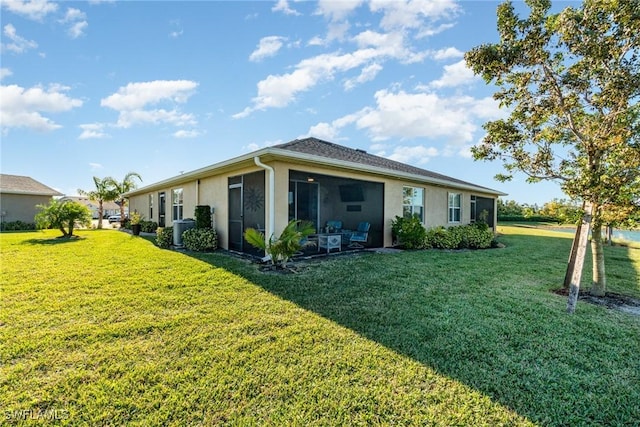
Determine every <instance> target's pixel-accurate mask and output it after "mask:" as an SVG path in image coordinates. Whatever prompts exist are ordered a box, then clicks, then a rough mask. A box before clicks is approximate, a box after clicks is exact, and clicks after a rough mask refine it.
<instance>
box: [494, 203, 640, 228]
mask: <svg viewBox="0 0 640 427" xmlns="http://www.w3.org/2000/svg"><path fill="white" fill-rule="evenodd" d="M497 204H498V221H529V222H556V223H558V224H578V223H580V221H581V218H582V215H583V214H584V210H583V208H582V204H581V203H580V202H578V201H576V200H571V199H553V200H551V201H550V202H547V203H545V204H544V205H543V206H542V207H540V206H539V205H537V204H533V205H529V204H527V203H523V204H520V203H518V202H516V201H514V200H502V199H498V203H497ZM603 218H605V220H608V221H606V225H607V226H609V227H616V228H629V229H630V228H637V227H638V226H640V207H636V208H635V209H629V210H628V211H627V212H626V215H624V216H622V217H621V216H619V215H607V214H606V213H605V214H604V215H603Z"/></svg>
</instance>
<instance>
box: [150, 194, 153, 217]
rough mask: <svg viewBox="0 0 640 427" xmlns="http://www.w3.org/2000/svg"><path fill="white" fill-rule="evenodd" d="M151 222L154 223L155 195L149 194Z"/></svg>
mask: <svg viewBox="0 0 640 427" xmlns="http://www.w3.org/2000/svg"><path fill="white" fill-rule="evenodd" d="M149 220H150V221H153V194H149Z"/></svg>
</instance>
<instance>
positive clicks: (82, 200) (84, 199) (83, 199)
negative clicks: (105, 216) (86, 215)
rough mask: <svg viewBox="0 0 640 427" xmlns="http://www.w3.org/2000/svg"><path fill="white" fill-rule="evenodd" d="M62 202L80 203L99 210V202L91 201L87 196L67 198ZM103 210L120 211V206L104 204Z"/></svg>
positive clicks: (63, 198) (113, 203) (114, 203)
mask: <svg viewBox="0 0 640 427" xmlns="http://www.w3.org/2000/svg"><path fill="white" fill-rule="evenodd" d="M60 200H70V201H72V202H78V203H81V204H83V205H85V206H88V207H90V208H91V207H94V208H96V209H97V208H98V201H97V200H91V199H89V198H88V197H85V196H65V197H62V198H61V199H60ZM102 209H104V210H120V205H119V204H117V203H116V202H102Z"/></svg>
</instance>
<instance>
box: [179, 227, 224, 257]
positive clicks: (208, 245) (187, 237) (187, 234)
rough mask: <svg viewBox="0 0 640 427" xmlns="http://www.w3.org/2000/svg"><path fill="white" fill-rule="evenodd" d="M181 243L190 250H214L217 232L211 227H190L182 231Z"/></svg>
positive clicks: (216, 245) (216, 242)
mask: <svg viewBox="0 0 640 427" xmlns="http://www.w3.org/2000/svg"><path fill="white" fill-rule="evenodd" d="M182 243H183V244H184V247H185V248H187V249H189V250H190V251H196V252H204V251H215V250H216V249H218V234H217V233H216V231H215V230H214V229H212V228H190V229H189V230H185V231H184V233H182Z"/></svg>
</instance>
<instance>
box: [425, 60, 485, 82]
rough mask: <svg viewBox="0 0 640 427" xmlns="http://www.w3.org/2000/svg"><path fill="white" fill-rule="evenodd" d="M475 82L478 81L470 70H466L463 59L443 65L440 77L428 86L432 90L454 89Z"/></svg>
mask: <svg viewBox="0 0 640 427" xmlns="http://www.w3.org/2000/svg"><path fill="white" fill-rule="evenodd" d="M476 80H479V77H478V76H476V75H475V74H474V73H473V71H472V70H471V69H470V68H467V63H466V62H465V60H464V59H463V60H461V61H458V62H456V63H455V64H451V65H445V66H444V73H443V74H442V77H440V78H439V79H438V80H434V81H432V82H431V84H430V86H431V87H434V88H443V87H455V86H461V85H465V84H469V83H472V82H474V81H476Z"/></svg>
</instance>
